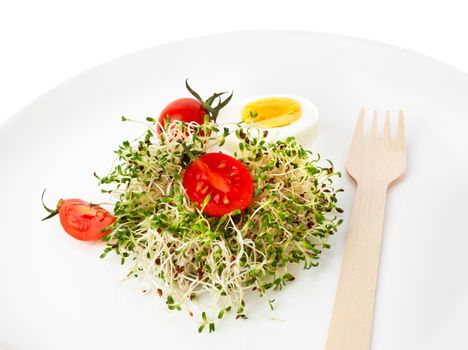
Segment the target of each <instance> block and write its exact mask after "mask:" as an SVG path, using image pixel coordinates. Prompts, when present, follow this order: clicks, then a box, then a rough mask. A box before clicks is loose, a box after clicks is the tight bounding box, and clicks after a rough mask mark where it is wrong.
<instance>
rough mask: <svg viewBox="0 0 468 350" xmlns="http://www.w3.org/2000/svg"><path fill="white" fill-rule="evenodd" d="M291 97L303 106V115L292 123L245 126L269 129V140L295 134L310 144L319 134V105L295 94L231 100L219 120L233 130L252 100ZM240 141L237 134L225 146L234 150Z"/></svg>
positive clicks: (306, 144) (306, 143)
mask: <svg viewBox="0 0 468 350" xmlns="http://www.w3.org/2000/svg"><path fill="white" fill-rule="evenodd" d="M274 97H279V98H290V99H293V100H295V101H297V102H298V103H299V104H300V106H301V117H300V118H299V120H297V121H295V122H293V123H292V124H289V125H285V126H280V127H277V128H262V127H261V125H260V124H244V125H245V126H250V125H252V126H256V127H258V128H261V129H263V130H267V131H268V136H267V139H268V140H271V141H273V140H281V139H285V138H287V137H288V136H294V137H295V138H296V139H297V140H298V141H299V143H300V144H301V145H303V146H305V147H308V146H310V145H311V144H312V143H313V141H314V140H315V138H316V137H317V134H318V129H319V113H318V110H317V107H315V105H314V104H313V103H312V102H311V101H309V100H308V99H306V98H304V97H300V96H294V95H281V94H275V95H262V96H254V97H250V98H247V99H243V100H240V101H231V103H230V104H229V105H227V106H226V107H225V108H223V109H222V110H221V111H220V113H219V115H218V119H217V122H218V124H220V125H222V126H226V127H228V128H230V129H231V130H233V129H235V127H236V126H235V124H237V123H239V122H241V121H242V109H243V108H244V107H245V106H246V105H247V104H249V103H250V102H253V101H256V100H259V99H263V98H274ZM237 144H238V141H237V139H236V137H235V136H231V137H229V138H228V139H227V140H226V144H225V145H224V147H225V148H226V149H227V150H229V151H231V152H232V151H234V149H236V148H237Z"/></svg>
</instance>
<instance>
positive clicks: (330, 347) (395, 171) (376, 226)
mask: <svg viewBox="0 0 468 350" xmlns="http://www.w3.org/2000/svg"><path fill="white" fill-rule="evenodd" d="M364 117H365V111H364V110H361V113H360V115H359V120H358V122H357V125H356V129H355V131H354V136H353V140H352V143H351V148H350V151H349V155H348V161H347V163H346V170H347V172H348V174H349V175H350V176H351V177H352V178H354V180H355V181H356V182H357V189H356V195H355V199H354V206H353V212H352V214H351V219H350V222H349V228H348V235H347V238H346V245H345V251H344V256H343V262H342V265H341V273H340V278H339V281H338V287H337V291H336V296H335V305H334V307H333V314H332V318H331V322H330V327H329V331H328V339H327V345H326V350H367V349H369V346H370V339H371V331H372V317H373V311H374V297H375V288H376V283H377V272H378V266H379V256H380V245H381V238H382V227H383V221H384V212H385V199H386V194H387V188H388V187H389V185H390V184H391V183H392V182H394V181H395V180H396V179H398V178H399V177H400V176H401V175H402V174H403V172H404V171H405V168H406V149H405V148H406V147H405V126H404V120H403V112H401V111H400V113H399V119H398V126H397V133H396V139H393V138H392V136H391V132H390V113H389V112H387V116H386V120H385V126H384V131H383V135H381V136H378V133H377V112H374V115H373V119H372V124H371V128H370V132H369V133H368V135H367V136H366V135H364Z"/></svg>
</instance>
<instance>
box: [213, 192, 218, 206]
mask: <svg viewBox="0 0 468 350" xmlns="http://www.w3.org/2000/svg"><path fill="white" fill-rule="evenodd" d="M213 200H214V202H215V203H216V204H218V203H219V193H216V194H215V196H214V197H213Z"/></svg>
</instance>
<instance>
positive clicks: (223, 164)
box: [218, 162, 226, 169]
mask: <svg viewBox="0 0 468 350" xmlns="http://www.w3.org/2000/svg"><path fill="white" fill-rule="evenodd" d="M225 167H226V162H221V163H219V164H218V169H224V168H225Z"/></svg>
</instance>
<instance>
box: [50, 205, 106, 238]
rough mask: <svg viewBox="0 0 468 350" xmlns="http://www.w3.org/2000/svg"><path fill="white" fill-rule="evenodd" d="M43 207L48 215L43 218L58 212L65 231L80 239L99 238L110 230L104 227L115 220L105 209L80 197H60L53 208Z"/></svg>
mask: <svg viewBox="0 0 468 350" xmlns="http://www.w3.org/2000/svg"><path fill="white" fill-rule="evenodd" d="M44 208H45V209H46V210H47V211H48V212H49V213H50V215H49V216H47V217H46V218H44V219H43V220H46V219H49V218H51V217H53V216H55V215H57V214H59V217H60V223H61V224H62V227H63V229H64V230H65V232H67V233H68V234H69V235H70V236H72V237H74V238H76V239H79V240H80V241H97V240H100V239H101V238H102V237H104V236H105V235H106V234H108V233H109V232H110V230H105V228H106V227H109V226H110V225H112V223H113V222H114V221H115V217H114V216H113V215H112V214H110V213H109V212H108V211H107V210H105V209H103V208H101V207H100V206H98V205H94V204H90V203H88V202H85V201H83V200H81V199H75V198H74V199H61V200H60V201H59V202H58V204H57V208H56V209H55V210H53V209H49V208H47V207H46V206H45V205H44Z"/></svg>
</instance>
